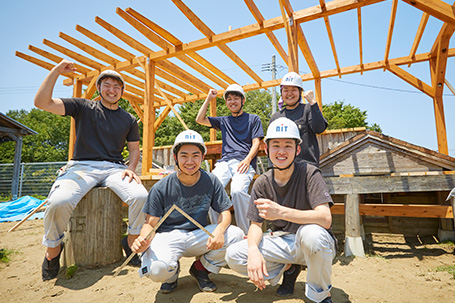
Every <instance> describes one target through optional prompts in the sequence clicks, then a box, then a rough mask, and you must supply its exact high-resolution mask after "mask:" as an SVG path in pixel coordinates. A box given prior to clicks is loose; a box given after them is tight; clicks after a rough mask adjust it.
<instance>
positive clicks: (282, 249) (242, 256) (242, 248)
mask: <svg viewBox="0 0 455 303" xmlns="http://www.w3.org/2000/svg"><path fill="white" fill-rule="evenodd" d="M259 250H260V251H261V253H262V255H263V256H264V259H265V262H266V266H267V272H268V274H269V276H268V277H264V278H265V279H266V280H268V281H269V282H270V284H271V285H276V284H278V282H279V281H280V279H281V276H282V274H283V272H284V270H285V268H286V265H287V264H302V265H306V266H307V267H308V269H307V279H306V281H307V282H306V287H305V295H306V296H307V298H308V299H310V300H313V301H315V302H320V301H322V300H324V299H325V298H326V297H327V296H328V295H329V293H330V289H331V288H332V283H331V275H332V260H333V258H334V257H335V254H336V250H335V241H334V239H333V238H332V236H331V235H330V234H329V233H328V232H327V230H325V229H324V228H322V227H321V226H319V225H316V224H309V225H303V226H301V227H300V228H299V229H298V230H297V233H296V234H286V235H283V236H280V237H272V236H264V237H263V238H262V241H261V242H260V244H259ZM247 260H248V242H247V240H243V241H240V242H238V243H235V244H233V245H231V246H229V247H228V249H227V252H226V262H227V263H228V265H229V267H230V268H231V269H232V270H235V271H236V272H238V273H240V274H243V275H246V276H247V275H248V271H247Z"/></svg>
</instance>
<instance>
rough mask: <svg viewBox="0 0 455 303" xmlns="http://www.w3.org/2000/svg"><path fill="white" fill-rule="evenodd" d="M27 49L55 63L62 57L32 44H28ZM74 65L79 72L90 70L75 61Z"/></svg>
mask: <svg viewBox="0 0 455 303" xmlns="http://www.w3.org/2000/svg"><path fill="white" fill-rule="evenodd" d="M28 49H29V50H31V51H32V52H35V53H37V54H38V55H41V56H43V57H44V58H47V59H49V60H51V61H54V62H55V63H59V62H61V61H62V60H63V57H60V56H57V55H54V54H52V53H50V52H48V51H45V50H43V49H40V48H38V47H36V46H33V45H29V46H28ZM74 67H75V68H76V70H77V71H78V72H81V73H87V72H88V71H90V69H88V68H86V67H84V66H82V65H80V64H77V63H74Z"/></svg>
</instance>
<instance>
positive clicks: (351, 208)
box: [344, 194, 365, 257]
mask: <svg viewBox="0 0 455 303" xmlns="http://www.w3.org/2000/svg"><path fill="white" fill-rule="evenodd" d="M359 198H360V197H359V195H358V194H348V195H346V197H345V212H344V214H345V225H346V237H345V243H344V254H345V255H346V256H356V257H365V251H364V249H363V242H362V237H361V229H360V228H361V227H360V213H359V200H360V199H359Z"/></svg>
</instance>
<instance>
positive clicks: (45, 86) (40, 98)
mask: <svg viewBox="0 0 455 303" xmlns="http://www.w3.org/2000/svg"><path fill="white" fill-rule="evenodd" d="M75 70H76V68H74V64H73V63H72V62H70V61H68V60H65V59H63V60H62V62H60V63H59V64H57V65H56V66H54V68H52V70H51V71H50V73H49V74H48V75H47V77H46V78H45V79H44V81H43V83H42V84H41V86H40V88H39V89H38V92H37V93H36V95H35V99H34V104H35V106H36V107H38V108H39V109H42V110H45V111H47V112H51V113H54V114H57V115H64V114H65V106H64V105H63V102H62V100H61V99H59V98H52V92H53V90H54V86H55V82H57V78H58V76H60V75H61V74H64V73H69V72H72V71H75Z"/></svg>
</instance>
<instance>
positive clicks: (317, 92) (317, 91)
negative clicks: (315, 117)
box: [314, 78, 322, 112]
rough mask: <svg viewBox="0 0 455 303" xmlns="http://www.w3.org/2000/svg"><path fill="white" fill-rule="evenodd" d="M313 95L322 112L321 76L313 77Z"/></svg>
mask: <svg viewBox="0 0 455 303" xmlns="http://www.w3.org/2000/svg"><path fill="white" fill-rule="evenodd" d="M314 95H315V97H316V102H317V103H318V106H319V109H320V110H321V112H322V88H321V78H316V79H314Z"/></svg>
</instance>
